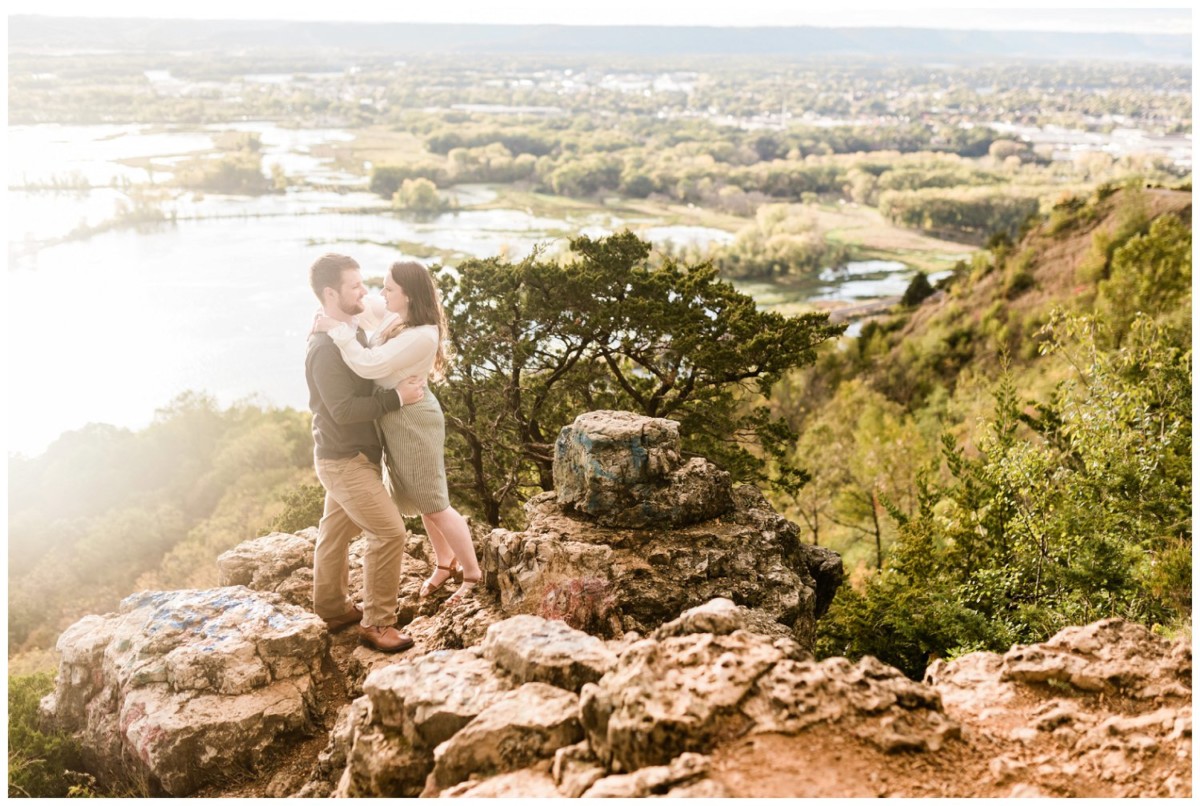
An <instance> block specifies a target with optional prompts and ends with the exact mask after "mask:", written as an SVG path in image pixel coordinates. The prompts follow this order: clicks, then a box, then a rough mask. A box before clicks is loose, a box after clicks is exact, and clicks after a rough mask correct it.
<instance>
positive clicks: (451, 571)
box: [417, 563, 462, 599]
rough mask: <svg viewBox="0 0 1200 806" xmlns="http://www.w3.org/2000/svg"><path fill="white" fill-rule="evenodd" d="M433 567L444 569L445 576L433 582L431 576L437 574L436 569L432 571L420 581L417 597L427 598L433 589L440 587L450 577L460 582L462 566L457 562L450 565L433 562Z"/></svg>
mask: <svg viewBox="0 0 1200 806" xmlns="http://www.w3.org/2000/svg"><path fill="white" fill-rule="evenodd" d="M434 567H435V568H437V569H438V570H441V571H445V572H446V577H445V578H444V579H442V580H441V581H439V582H434V581H433V578H434V577H435V576H437V571H434V572H433V574H431V575H430V577H429V579H427V580H425V581H424V582H422V583H421V589H420V590H419V591H417V598H418V599H428V598H429V597H430V596H432V595H433V593H434V591H436V590H439V589H441V587H442V586H443V585H445V584H446V582H448V581H449V580H451V579H453V580H454V581H455V582H462V566H460V565H458V564H457V563H455V564H452V565H437V564H435V565H434Z"/></svg>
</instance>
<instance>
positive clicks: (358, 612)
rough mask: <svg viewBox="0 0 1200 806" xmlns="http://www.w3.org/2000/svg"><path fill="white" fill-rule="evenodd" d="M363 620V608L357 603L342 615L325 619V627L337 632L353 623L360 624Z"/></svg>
mask: <svg viewBox="0 0 1200 806" xmlns="http://www.w3.org/2000/svg"><path fill="white" fill-rule="evenodd" d="M361 621H362V608H361V607H359V606H358V605H355V606H354V607H352V608H351V609H349V610H347V611H346V612H345V613H343V614H342V615H340V616H335V617H333V618H327V619H325V629H327V630H329V631H330V632H337V631H338V630H342V629H345V628H346V627H349V626H350V625H351V624H358V623H359V622H361Z"/></svg>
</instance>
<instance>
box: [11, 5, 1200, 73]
mask: <svg viewBox="0 0 1200 806" xmlns="http://www.w3.org/2000/svg"><path fill="white" fill-rule="evenodd" d="M8 45H9V49H10V50H30V49H41V48H52V49H87V50H95V49H104V50H107V49H113V50H132V51H143V52H147V51H149V52H156V51H159V52H161V51H179V50H186V51H206V50H229V49H237V50H244V49H254V48H269V49H272V50H309V49H314V48H331V49H354V50H359V51H369V52H371V53H374V54H393V55H395V56H397V57H400V56H403V55H404V54H406V53H430V52H437V53H443V54H454V53H463V54H480V53H493V54H498V55H539V54H544V55H556V56H562V55H578V56H584V55H589V54H598V55H599V54H607V55H621V56H638V57H655V56H718V55H720V56H773V57H781V58H796V59H803V58H829V57H838V56H855V57H863V56H873V57H880V58H895V59H902V60H905V61H913V60H920V61H930V60H935V61H936V60H951V61H960V60H978V59H981V58H984V59H1005V58H1013V59H1017V58H1020V59H1042V60H1072V61H1074V60H1092V61H1097V60H1103V61H1153V62H1190V61H1191V58H1192V49H1191V38H1190V37H1189V36H1187V35H1180V34H1132V33H1129V34H1126V33H1059V32H1038V31H958V30H941V29H929V28H816V27H794V28H711V27H696V26H679V27H670V28H663V27H657V26H633V25H630V26H620V25H613V26H571V25H450V24H417V23H411V24H409V23H339V22H285V21H269V20H264V21H216V20H148V19H139V20H130V19H89V18H61V17H42V16H14V17H10V18H9V21H8Z"/></svg>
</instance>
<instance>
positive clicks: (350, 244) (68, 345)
mask: <svg viewBox="0 0 1200 806" xmlns="http://www.w3.org/2000/svg"><path fill="white" fill-rule="evenodd" d="M221 128H229V127H221ZM246 128H253V129H254V130H255V131H260V132H262V133H263V143H264V149H263V150H264V162H265V163H269V161H270V160H275V161H278V162H279V163H280V164H282V165H284V166H285V170H286V171H287V172H288V173H293V172H296V173H303V174H305V175H306V176H314V177H317V181H319V182H320V183H321V184H322V185H324V186H325V187H329V186H330V185H338V184H341V185H343V186H345V187H346V192H334V191H331V190H311V189H293V190H291V191H289V192H288V193H286V194H279V195H268V196H260V197H234V196H221V195H205V196H197V195H193V194H189V193H183V194H177V195H175V196H174V197H173V198H171V199H170V200H169V201H167V202H166V203H165V204H164V205H163V207H164V209H165V210H166V211H167V212H169V213H170V214H172V215H173V216H174V221H172V222H169V223H162V224H156V225H152V226H149V227H143V228H140V229H132V228H110V229H104V228H103V227H104V224H105V223H106V222H109V221H111V220H112V219H113V218H114V216H115V215H116V214H117V211H118V209H119V208H120V206H121V205H130V204H132V203H133V202H132V200H131V199H130V198H129V197H128V196H127V194H126V191H125V190H122V189H121V187H122V186H121V184H120V183H121V182H122V180H128V181H132V182H134V183H152V182H161V181H162V180H163V179H164V176H165V172H164V171H163V170H158V171H155V170H153V165H154V164H158V165H159V166H160V167H161V166H163V165H167V164H170V163H171V162H172V161H176V160H180V159H187V158H189V156H192V155H195V154H196V153H200V152H203V151H206V150H208V149H210V148H212V145H213V144H212V134H213V133H214V132H215V131H216V130H217V127H207V128H206V129H204V130H201V131H163V130H160V129H156V128H153V127H147V126H75V127H65V126H36V127H13V128H12V129H10V132H9V144H10V156H11V159H10V169H9V183H10V186H18V187H19V186H23V185H38V184H41V185H47V184H52V183H53V181H54V180H55V178H59V179H62V178H63V177H64V176H68V177H71V176H73V177H76V178H78V177H82V178H84V179H85V180H86V181H87V182H88V183H91V184H93V185H96V184H102V185H103V184H112V183H113V182H114V181H115V182H116V183H117V186H116V187H99V188H93V189H90V190H79V191H58V192H49V191H44V190H41V191H33V190H10V192H9V194H8V201H9V209H8V233H9V243H8V257H9V260H8V271H7V272H6V279H7V283H8V289H7V294H6V297H7V299H8V339H9V365H8V389H9V391H8V395H7V398H8V400H7V404H8V427H7V448H8V451H9V452H10V453H14V452H19V453H22V454H25V455H34V454H37V453H39V452H41V451H42V450H44V449H45V447H46V446H47V445H48V444H49V443H50V442H51V441H53V440H54V439H55V438H56V437H57V436H58V435H59V434H61V433H63V432H64V431H68V430H72V429H77V428H79V427H81V426H83V425H84V424H86V423H89V422H104V423H111V424H114V425H117V426H121V427H128V428H141V427H144V426H145V425H146V424H148V423H149V422H150V420H151V419H152V417H153V416H154V412H155V410H156V409H158V408H161V407H163V406H165V405H166V404H168V403H169V402H170V401H171V400H172V399H173V398H174V397H175V396H177V395H179V394H180V393H182V392H185V391H188V390H203V391H205V392H208V393H211V394H212V395H214V396H215V397H216V399H217V400H218V402H219V403H221V404H222V405H228V404H229V403H232V402H233V401H235V400H240V399H246V398H252V399H254V400H256V401H258V402H260V403H262V404H264V405H275V406H291V407H294V408H303V407H304V406H306V405H307V392H306V388H305V383H304V367H303V361H304V344H305V337H306V334H307V331H308V325H309V323H310V321H311V318H312V314H313V311H314V309H315V307H316V300H315V299H314V298H313V295H312V293H311V291H310V290H309V289H308V287H307V276H306V275H307V267H308V266H309V265H310V264H311V263H312V261H313V260H314V259H315V258H316V257H317V256H318V255H320V254H322V253H324V252H331V251H332V252H344V253H347V254H350V255H353V256H354V257H355V258H357V259H358V260H359V262H360V263H361V264H362V266H363V267H364V273H365V274H366V275H367V276H368V277H371V276H381V275H382V273H383V272H384V270H385V268H386V266H387V265H389V264H390V263H391V262H392V261H394V260H398V259H403V258H417V257H418V255H414V254H408V253H406V251H405V250H406V249H410V250H412V251H413V252H418V253H422V254H429V251H428V250H435V251H436V253H437V254H439V255H445V256H446V257H445V262H446V263H448V264H450V265H454V264H456V263H457V261H459V260H461V259H465V258H469V257H490V256H493V255H497V254H503V255H507V256H508V257H510V258H520V257H523V256H525V255H527V254H529V253H530V251H531V250H532V249H533V248H534V247H535V246H537V245H542V246H545V247H548V248H550V249H561V248H564V247H565V242H566V238H567V237H568V236H571V235H574V234H576V233H581V232H586V233H588V234H590V235H593V236H600V235H605V234H608V233H611V232H613V231H614V230H617V229H620V228H622V227H624V226H633V227H635V228H636V229H637V230H638V231H639V232H640V233H641V234H642V236H643V237H645V238H647V239H648V240H650V241H652V242H655V243H659V244H665V243H666V242H668V241H670V242H672V243H674V244H676V245H686V244H700V245H703V244H704V243H706V242H727V241H729V240H731V239H732V235H731V234H730V233H727V232H723V231H721V230H715V229H710V228H704V227H684V226H665V225H662V224H661V222H645V221H638V222H630V221H622V220H620V219H617V218H614V217H612V216H607V215H599V214H594V213H593V214H586V215H580V216H578V217H573V218H564V219H556V218H548V217H544V216H536V215H533V214H531V213H528V212H525V211H521V210H503V209H499V210H498V209H488V210H476V209H463V210H460V211H458V212H454V213H446V214H443V215H439V216H436V217H433V218H427V219H417V218H412V217H404V216H399V215H396V214H394V213H392V212H390V211H388V210H387V209H386V205H385V204H383V202H382V201H381V200H380V199H379V198H378V197H377V196H375V195H373V194H370V193H368V192H366V189H365V180H364V179H362V178H361V177H353V176H348V175H343V174H340V173H339V172H338V171H337V170H335V169H334V168H333V167H332V166H330V165H328V164H325V163H324V162H323V161H321V160H319V159H317V158H315V157H313V156H312V154H311V153H310V152H309V149H311V148H312V146H314V145H317V144H319V143H322V142H329V141H333V140H341V139H347V138H349V137H350V135H349V133H348V132H340V131H335V130H327V131H321V132H293V131H289V130H283V129H277V127H273V126H270V125H263V126H258V125H255V124H246ZM147 160H150V162H149V169H148V168H147ZM139 164H140V165H141V167H137V165H139ZM458 199H459V203H460V204H478V203H486V202H487V201H489V200H492V199H494V193H492V191H490V190H488V189H487V188H477V187H467V188H461V189H459V190H458ZM81 227H90V228H93V230H94V232H93V234H90V235H88V236H87V237H68V236H69V234H70V233H72V232H78V231H79V229H80V228H81ZM396 244H401V245H402V246H401V247H400V248H397V246H396ZM405 245H407V246H405ZM442 259H443V258H441V257H439V258H436V260H442ZM864 265H865V264H864ZM909 274H910V271H909V270H908V269H907V268H906V267H904V266H903V264H890V265H883V264H878V265H876V264H872V265H871V266H868V267H865V268H864V267H863V266H851V267H850V269H849V271H848V272H846V273H844V274H839V275H829V276H827V277H823V278H822V279H821V281H820V282H819V283H818V284H817V286H814V287H813V288H791V289H779V288H776V287H773V286H771V285H770V284H765V285H763V284H760V285H759V286H754V285H750V286H746V287H745V288H746V290H747V291H748V292H749V293H753V294H755V296H756V297H758V298H759V299H760V304H762V305H763V306H764V307H768V308H769V307H775V306H777V305H781V306H784V307H786V306H787V305H792V304H794V303H795V302H796V301H797V300H802V299H804V298H806V297H807V298H813V297H817V298H820V299H825V300H830V299H857V298H860V297H862V296H863V295H871V294H872V293H873V292H872V285H871V284H872V283H882V284H883V285H879V286H878V288H876V289H875V291H874V295H875V296H879V295H882V294H885V293H892V291H893V286H895V287H901V290H902V284H903V283H904V282H907V277H908V275H909ZM885 285H886V289H885V288H884V286H885Z"/></svg>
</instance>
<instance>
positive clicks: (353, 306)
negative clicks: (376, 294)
mask: <svg viewBox="0 0 1200 806" xmlns="http://www.w3.org/2000/svg"><path fill="white" fill-rule="evenodd" d="M338 308H339V309H340V310H341V312H342V313H344V314H346V315H347V316H358V315H359V314H360V313H362V312H363V311H365V310H366V309H367V308H366V306H365V305H363V304H362V301H361V300H360V301H358V302H352V303H349V304H347V303H345V302H339V303H338Z"/></svg>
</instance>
